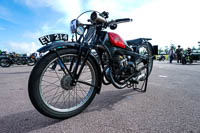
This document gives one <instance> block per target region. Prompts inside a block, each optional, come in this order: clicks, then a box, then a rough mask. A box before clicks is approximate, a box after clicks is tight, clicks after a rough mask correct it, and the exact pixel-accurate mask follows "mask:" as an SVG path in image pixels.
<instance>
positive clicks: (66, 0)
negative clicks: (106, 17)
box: [17, 0, 82, 19]
mask: <svg viewBox="0 0 200 133" xmlns="http://www.w3.org/2000/svg"><path fill="white" fill-rule="evenodd" d="M17 1H20V2H22V3H25V4H26V5H27V6H29V7H31V8H37V7H49V8H52V9H53V10H55V11H57V12H59V13H62V14H64V15H65V17H66V16H67V18H70V19H73V18H74V16H77V15H78V14H80V13H81V9H82V8H81V2H80V0H73V1H71V0H34V1H33V0H17Z"/></svg>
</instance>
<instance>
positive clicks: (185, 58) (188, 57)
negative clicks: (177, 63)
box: [181, 51, 193, 65]
mask: <svg viewBox="0 0 200 133" xmlns="http://www.w3.org/2000/svg"><path fill="white" fill-rule="evenodd" d="M181 62H182V64H183V65H185V64H187V63H189V64H192V63H193V55H192V53H191V52H190V51H186V52H185V53H183V54H182V57H181Z"/></svg>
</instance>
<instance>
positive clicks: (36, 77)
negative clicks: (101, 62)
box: [28, 49, 100, 119]
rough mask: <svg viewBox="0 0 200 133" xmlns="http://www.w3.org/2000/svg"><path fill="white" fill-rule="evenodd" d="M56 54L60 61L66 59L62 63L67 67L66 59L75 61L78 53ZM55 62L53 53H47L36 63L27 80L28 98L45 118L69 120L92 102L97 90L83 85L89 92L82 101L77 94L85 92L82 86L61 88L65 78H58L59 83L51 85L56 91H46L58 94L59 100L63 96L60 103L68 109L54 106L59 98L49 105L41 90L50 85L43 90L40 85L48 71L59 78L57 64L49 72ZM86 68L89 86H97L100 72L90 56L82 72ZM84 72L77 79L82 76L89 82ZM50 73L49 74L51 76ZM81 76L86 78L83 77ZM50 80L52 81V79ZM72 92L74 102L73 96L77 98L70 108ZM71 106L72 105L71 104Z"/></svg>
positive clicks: (63, 52) (63, 51)
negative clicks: (89, 78) (87, 69)
mask: <svg viewBox="0 0 200 133" xmlns="http://www.w3.org/2000/svg"><path fill="white" fill-rule="evenodd" d="M58 53H59V55H60V56H61V58H62V59H66V60H64V62H65V64H66V66H67V67H69V66H68V64H67V63H68V62H67V61H69V60H67V59H70V58H71V57H74V58H75V59H76V57H77V56H78V51H77V50H76V49H62V50H59V51H58ZM68 57H69V58H68ZM56 61H58V60H57V56H56V54H55V53H54V52H50V53H48V54H47V55H45V56H44V57H42V58H41V59H40V60H39V61H38V63H37V64H36V65H35V67H34V68H33V70H32V72H31V75H30V78H29V83H28V93H29V97H30V100H31V102H32V104H33V105H34V107H35V108H36V109H37V110H38V111H39V112H40V113H42V114H43V115H45V116H48V117H51V118H55V119H66V118H69V117H72V116H74V115H77V114H79V113H81V112H82V111H83V110H84V109H85V108H86V107H87V106H88V105H89V104H90V103H91V102H92V100H93V99H94V97H95V95H96V93H97V89H95V88H94V87H91V86H88V85H85V86H86V87H89V90H88V93H86V94H87V95H86V96H85V97H84V99H83V100H82V99H81V95H80V96H79V94H81V93H84V91H86V88H82V87H81V85H82V86H83V84H81V83H77V84H76V86H75V87H74V88H73V87H71V86H70V87H68V88H66V87H63V86H61V85H62V84H61V83H62V81H63V78H64V77H65V76H63V77H61V78H59V80H60V81H59V84H58V85H57V82H53V84H56V86H57V90H56V88H51V89H50V90H48V91H56V94H57V93H58V94H59V95H60V96H59V97H60V98H61V94H62V95H63V103H62V102H61V103H62V105H63V106H65V105H66V103H65V102H69V103H68V105H69V107H68V105H66V108H65V107H63V108H61V107H60V105H57V106H56V104H57V103H59V102H58V101H59V100H60V98H59V100H58V99H57V101H56V103H54V102H53V101H52V103H50V102H49V101H48V100H47V97H45V93H46V92H47V91H46V92H45V93H44V92H43V90H42V89H45V90H46V89H47V88H49V86H50V85H47V88H45V87H43V86H45V85H42V84H43V83H45V82H44V80H45V76H46V73H48V72H49V73H50V71H52V73H53V72H55V73H56V74H54V76H56V75H57V76H58V77H59V76H60V75H59V74H60V72H59V67H60V65H59V64H58V65H57V66H56V68H55V69H53V70H51V69H52V68H51V67H52V66H51V65H53V64H54V63H55V62H56ZM58 62H59V61H58ZM87 66H88V68H89V70H90V73H89V74H91V84H93V85H94V86H97V85H99V82H100V79H98V74H100V71H98V69H97V68H98V67H97V66H96V65H95V63H94V61H93V60H92V58H91V57H90V56H89V57H88V60H87V62H86V66H85V67H84V70H85V68H87ZM48 67H49V68H48ZM57 70H58V71H57ZM84 70H83V72H82V74H81V75H80V78H79V79H80V80H81V78H82V77H81V76H83V79H84V81H89V80H87V79H86V78H87V77H89V76H90V75H87V76H86V73H85V74H84ZM86 72H87V71H86ZM52 73H50V74H52ZM62 73H63V72H62ZM83 74H84V75H85V76H86V77H84V75H83ZM66 76H68V75H66ZM46 78H47V79H48V78H49V77H46ZM67 78H68V77H67ZM51 80H53V78H52V79H51ZM46 82H47V81H46ZM48 82H50V79H49V80H48ZM89 82H90V81H89ZM64 83H67V82H64ZM58 89H59V90H61V93H59V92H57V91H58ZM78 89H79V90H78ZM83 90H84V91H83ZM73 92H74V94H75V93H76V95H73V100H74V97H75V96H77V97H76V98H75V99H76V102H75V105H74V106H73V107H70V104H71V103H70V102H71V99H70V95H71V94H73ZM86 92H87V91H86ZM49 93H50V92H49ZM51 93H52V92H51ZM66 93H67V94H66ZM78 93H79V94H78ZM52 94H53V93H52ZM65 94H66V95H68V96H67V98H68V99H67V101H66V99H65V98H66V95H65ZM50 96H51V95H50ZM78 96H79V99H80V102H79V103H78V102H77V101H78V100H77V99H78ZM56 97H57V96H56ZM53 99H55V95H54V97H53ZM61 99H62V98H61ZM48 102H49V103H48ZM77 103H78V104H77ZM53 104H55V105H53ZM72 104H74V103H72ZM67 107H68V108H67Z"/></svg>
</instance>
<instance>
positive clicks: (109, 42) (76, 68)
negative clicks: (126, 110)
mask: <svg viewBox="0 0 200 133" xmlns="http://www.w3.org/2000/svg"><path fill="white" fill-rule="evenodd" d="M88 12H92V13H91V15H90V19H89V20H88V23H89V24H83V23H81V22H80V21H79V18H80V16H82V15H83V14H85V13H88ZM108 15H109V14H108V12H105V11H104V12H102V13H99V12H97V11H86V12H84V13H82V14H81V15H79V16H78V17H77V18H76V19H74V20H72V21H71V23H70V29H71V33H72V34H73V35H74V37H73V36H72V40H71V41H68V35H67V34H51V35H46V36H43V37H40V38H39V41H40V42H41V43H42V44H43V45H45V46H43V47H42V48H40V49H39V50H38V52H39V53H46V54H45V55H44V56H43V57H42V58H41V59H40V60H39V61H38V62H37V64H36V65H35V67H34V68H33V70H32V72H31V74H30V78H29V83H28V92H29V97H30V100H31V102H32V104H33V105H34V107H35V108H36V109H37V110H38V111H39V112H40V113H42V114H43V115H45V116H48V117H51V118H56V119H65V118H69V117H72V116H74V115H77V114H79V113H81V112H82V111H83V110H84V109H85V108H86V107H87V106H88V105H89V104H90V103H91V102H92V100H93V99H94V97H95V95H96V93H97V94H99V93H100V91H101V87H102V83H103V84H104V85H109V84H112V85H113V86H115V87H116V88H118V89H123V88H133V89H134V90H138V91H141V92H145V91H146V88H147V82H148V77H149V75H150V73H151V71H152V67H153V57H154V56H153V47H152V45H151V44H150V43H149V42H148V40H151V39H146V38H140V39H136V40H129V41H124V40H123V39H122V38H121V37H120V36H119V35H118V34H116V33H113V32H107V31H105V29H106V28H110V29H112V30H114V29H116V28H117V25H118V24H120V23H125V22H130V21H132V20H131V19H129V18H124V19H116V20H111V21H107V19H108Z"/></svg>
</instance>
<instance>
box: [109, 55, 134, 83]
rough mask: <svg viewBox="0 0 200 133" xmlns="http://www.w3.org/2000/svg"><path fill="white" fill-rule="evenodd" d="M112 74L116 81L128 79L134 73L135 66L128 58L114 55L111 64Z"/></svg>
mask: <svg viewBox="0 0 200 133" xmlns="http://www.w3.org/2000/svg"><path fill="white" fill-rule="evenodd" d="M113 64H114V65H113V72H114V78H115V80H116V81H120V80H124V79H126V78H128V77H129V76H130V75H131V74H133V73H134V71H135V65H134V63H133V61H131V57H130V56H125V55H115V56H114V62H113Z"/></svg>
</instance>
